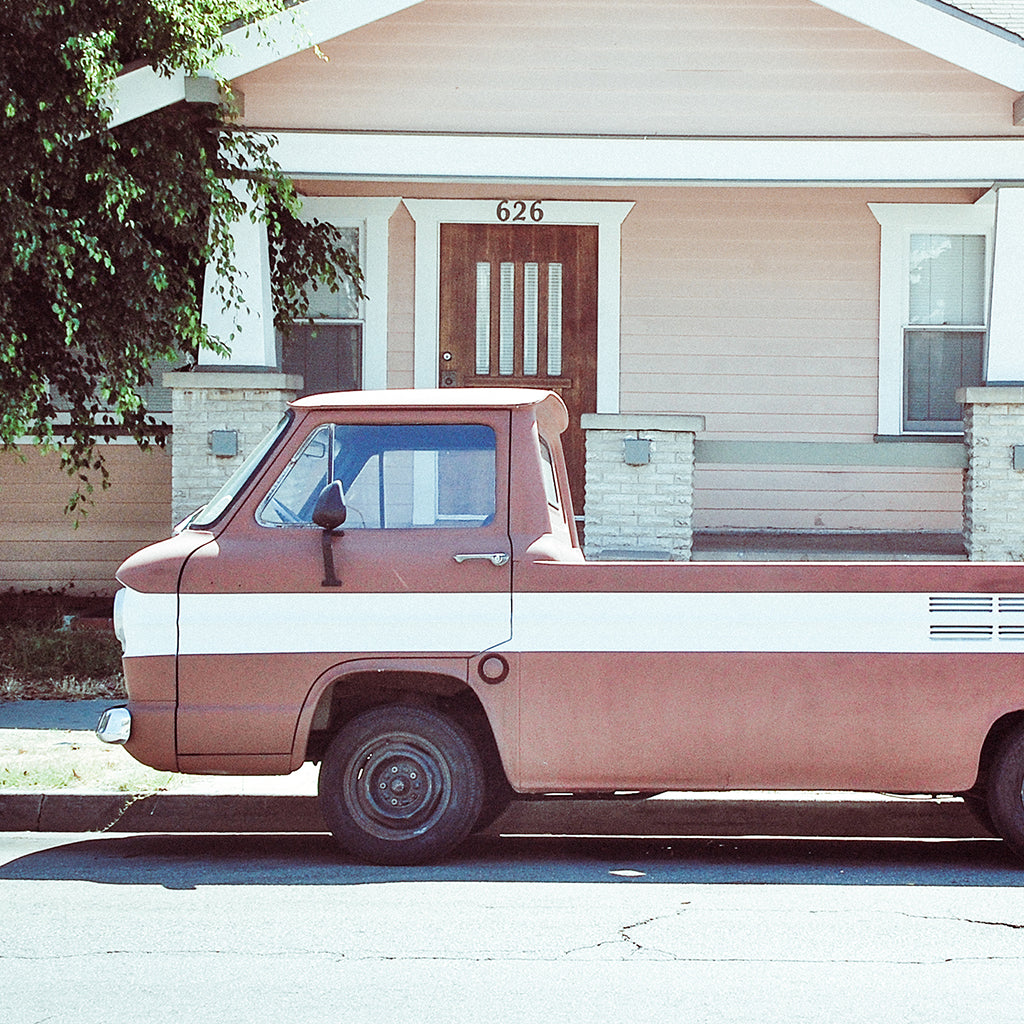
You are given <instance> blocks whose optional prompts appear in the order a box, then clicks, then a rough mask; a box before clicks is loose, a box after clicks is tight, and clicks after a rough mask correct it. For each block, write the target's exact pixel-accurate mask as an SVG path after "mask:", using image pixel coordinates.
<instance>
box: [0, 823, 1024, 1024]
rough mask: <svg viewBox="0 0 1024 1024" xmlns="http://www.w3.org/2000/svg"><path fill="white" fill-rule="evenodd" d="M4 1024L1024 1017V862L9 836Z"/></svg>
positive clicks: (619, 845)
mask: <svg viewBox="0 0 1024 1024" xmlns="http://www.w3.org/2000/svg"><path fill="white" fill-rule="evenodd" d="M0 905H2V906H3V908H4V912H3V915H2V916H0V1005H2V1007H3V1012H2V1014H0V1019H2V1020H3V1021H4V1022H5V1024H42V1022H46V1024H99V1022H101V1021H102V1022H104V1024H106V1022H109V1021H110V1020H112V1019H116V1020H119V1021H125V1022H134V1021H170V1020H188V1021H190V1022H196V1024H205V1022H213V1021H216V1022H218V1024H220V1022H234V1021H239V1022H241V1021H245V1022H251V1021H273V1022H290V1021H302V1022H303V1024H307V1022H319V1021H330V1022H337V1021H348V1020H357V1021H359V1022H360V1024H377V1022H380V1024H405V1022H409V1024H413V1022H415V1024H422V1022H424V1021H445V1022H448V1021H451V1022H460V1024H461V1022H463V1021H465V1022H470V1021H472V1022H473V1024H490V1022H502V1024H507V1022H511V1024H518V1022H527V1021H529V1022H530V1024H534V1022H536V1021H570V1020H571V1021H574V1022H575V1021H586V1022H600V1024H603V1022H613V1021H614V1022H617V1024H618V1022H623V1021H629V1022H633V1021H640V1022H646V1021H652V1022H653V1021H658V1022H664V1021H666V1020H679V1021H686V1022H719V1021H723V1022H724V1021H751V1022H755V1021H756V1022H758V1024H765V1022H768V1024H774V1022H776V1021H778V1022H783V1021H785V1022H786V1024H799V1022H804V1021H807V1022H822V1021H827V1022H830V1024H831V1022H847V1021H849V1022H862V1021H863V1022H872V1024H878V1022H881V1021H884V1022H890V1021H921V1022H928V1024H940V1022H947V1021H950V1022H952V1021H956V1022H961V1021H962V1022H972V1024H973V1022H976V1021H979V1020H984V1021H986V1022H1010V1021H1013V1022H1019V1021H1020V1020H1021V1017H1022V1012H1021V1009H1020V1007H1021V1005H1022V997H1024V971H1022V969H1021V968H1022V966H1024V870H1022V869H1021V868H1020V866H1019V864H1018V863H1017V862H1015V861H1014V860H1012V859H1011V858H1010V857H1009V855H1008V854H1007V853H1006V851H1005V850H1004V848H1003V846H1002V844H1001V843H998V842H996V841H994V840H984V839H954V840H945V841H925V840H904V841H879V840H854V841H840V840H835V839H828V840H825V839H823V840H816V841H809V840H795V839H794V840H757V839H717V840H674V841H656V840H650V839H617V840H609V839H590V840H555V839H534V840H528V839H522V838H518V839H510V838H500V837H492V838H486V839H476V840H472V841H470V842H469V843H467V844H466V845H465V846H464V847H463V848H460V850H459V851H457V854H456V855H455V856H453V857H452V858H450V859H449V860H447V861H446V862H445V863H443V864H439V865H432V866H427V867H419V868H398V869H395V868H381V867H370V866H365V865H357V864H354V863H352V862H351V861H349V860H347V859H346V858H345V857H344V856H342V855H341V854H339V853H338V852H337V851H336V850H335V848H334V847H333V846H332V845H331V843H330V842H329V840H328V839H327V838H326V837H323V836H317V835H307V836H302V835H288V836H284V835H259V836H256V835H238V836H211V835H204V836H196V835H184V834H179V835H146V836H136V835H119V836H92V837H83V836H81V835H74V836H71V835H47V834H41V833H35V834H17V833H9V834H6V835H0Z"/></svg>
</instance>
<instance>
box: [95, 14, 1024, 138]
mask: <svg viewBox="0 0 1024 1024" xmlns="http://www.w3.org/2000/svg"><path fill="white" fill-rule="evenodd" d="M420 2H421V0H345V2H344V3H339V2H338V0H303V2H302V3H301V4H299V5H297V6H296V7H293V8H291V9H290V10H288V11H286V12H284V13H282V14H278V15H274V16H273V17H271V18H267V19H265V20H264V21H262V22H259V23H258V24H257V25H255V26H246V27H243V28H239V29H235V30H233V31H231V32H228V33H227V34H226V35H225V37H224V42H225V53H224V55H223V56H222V57H221V58H220V59H219V60H218V61H217V62H216V64H215V65H214V66H213V67H211V68H210V72H209V73H210V75H211V76H214V75H219V76H221V77H222V78H224V79H227V80H229V81H230V80H232V79H235V78H238V77H240V76H241V75H244V74H247V73H249V72H251V71H256V70H258V69H259V68H262V67H265V66H267V65H268V64H272V63H274V62H275V61H278V60H282V59H283V58H285V57H289V56H292V55H294V54H297V53H301V52H302V51H303V50H307V49H309V48H310V47H311V46H315V45H319V44H320V43H323V42H326V41H327V40H328V39H334V38H336V37H338V36H342V35H345V34H346V33H348V32H351V31H353V30H354V29H357V28H361V27H362V26H363V25H368V24H370V23H371V22H373V21H377V20H379V19H381V18H385V17H387V16H388V15H391V14H395V13H396V12H398V11H402V10H405V9H406V8H408V7H414V6H416V4H417V3H420ZM811 2H813V3H817V4H819V5H820V6H821V7H825V8H828V9H829V10H832V11H835V12H836V13H838V14H841V15H843V16H844V17H847V18H850V19H851V20H853V21H856V22H859V23H860V24H862V25H867V26H868V27H870V28H874V29H877V30H878V31H880V32H884V33H885V34H886V35H889V36H892V37H894V38H896V39H900V40H902V41H903V42H906V43H908V44H910V45H911V46H915V47H917V48H918V49H920V50H924V51H925V52H927V53H931V54H933V55H934V56H936V57H939V58H941V59H942V60H945V61H948V62H949V63H951V64H955V65H957V66H958V67H961V68H964V69H965V70H967V71H970V72H973V73H974V74H977V75H980V76H981V77H983V78H987V79H989V80H990V81H993V82H996V83H998V84H1000V85H1003V86H1006V87H1007V88H1010V89H1013V90H1015V91H1017V92H1024V39H1022V38H1021V37H1020V36H1017V35H1014V34H1013V33H1011V32H1008V31H1006V30H1005V29H1002V28H999V27H998V26H995V25H992V24H990V23H988V22H985V21H982V20H981V19H980V18H977V17H974V16H973V15H970V14H967V13H965V12H964V11H961V10H958V9H957V8H955V7H952V6H951V5H949V4H946V3H942V2H941V0H811ZM185 92H186V76H185V75H184V74H183V73H182V72H176V73H174V74H172V75H170V76H168V75H165V74H161V73H159V72H157V71H155V70H153V68H150V67H143V68H137V69H136V70H133V71H129V72H126V73H124V74H123V75H121V76H120V77H119V78H118V80H117V83H116V85H115V88H114V95H113V96H112V98H111V106H112V108H113V110H114V118H113V122H112V123H113V125H118V124H123V123H124V122H126V121H131V120H134V119H135V118H137V117H143V116H144V115H146V114H148V113H151V112H152V111H154V110H159V109H160V108H161V107H165V106H169V105H170V104H172V103H176V102H178V101H179V100H182V99H184V98H185Z"/></svg>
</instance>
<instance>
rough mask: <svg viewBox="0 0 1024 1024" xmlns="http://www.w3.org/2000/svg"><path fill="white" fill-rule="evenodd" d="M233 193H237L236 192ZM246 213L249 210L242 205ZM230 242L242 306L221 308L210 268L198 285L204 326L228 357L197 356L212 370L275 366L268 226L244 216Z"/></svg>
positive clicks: (200, 354) (218, 286) (217, 288)
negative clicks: (232, 241) (228, 352)
mask: <svg viewBox="0 0 1024 1024" xmlns="http://www.w3.org/2000/svg"><path fill="white" fill-rule="evenodd" d="M236 191H237V190H236ZM247 208H248V209H249V210H250V211H251V209H252V205H251V204H250V203H248V202H247ZM231 235H232V237H233V239H234V243H235V255H234V264H235V270H236V271H237V273H238V276H239V278H240V280H241V287H242V291H243V296H242V299H243V302H242V306H241V308H239V309H225V307H224V302H223V299H222V298H221V295H220V292H219V288H220V286H221V282H220V280H219V279H218V277H217V275H216V273H215V271H214V268H213V267H212V266H210V265H208V266H207V268H206V279H205V282H204V285H203V323H204V324H205V325H206V328H207V330H209V332H210V334H211V335H212V336H213V337H214V338H216V339H217V340H218V341H220V342H223V343H224V344H225V345H227V346H228V347H229V348H230V349H231V352H230V354H228V355H226V356H220V355H217V354H216V353H213V352H209V351H205V350H204V351H202V352H200V353H199V365H200V366H202V367H212V368H214V369H230V368H231V367H245V368H253V367H258V366H269V367H276V366H277V338H276V335H275V333H274V304H273V301H272V299H271V295H270V249H269V245H268V242H267V225H266V222H265V221H264V220H263V218H262V217H256V219H255V220H254V219H252V217H250V216H248V215H246V216H243V217H242V218H241V219H240V220H236V221H235V222H234V224H233V226H232V228H231Z"/></svg>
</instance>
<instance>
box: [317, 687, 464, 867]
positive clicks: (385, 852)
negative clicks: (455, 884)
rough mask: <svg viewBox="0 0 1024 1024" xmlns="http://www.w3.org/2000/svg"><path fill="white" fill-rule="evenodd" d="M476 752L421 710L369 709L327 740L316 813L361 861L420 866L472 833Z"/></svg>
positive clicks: (446, 722)
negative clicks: (321, 816) (328, 744)
mask: <svg viewBox="0 0 1024 1024" xmlns="http://www.w3.org/2000/svg"><path fill="white" fill-rule="evenodd" d="M483 797H484V772H483V767H482V765H481V761H480V755H479V754H478V753H477V750H476V747H475V746H474V745H473V742H472V740H471V739H470V738H469V735H468V734H467V732H466V731H465V729H463V728H462V726H461V725H459V724H458V723H457V722H454V721H452V720H451V719H450V718H447V717H445V716H444V715H441V714H439V713H437V712H435V711H431V710H429V709H427V708H419V707H411V706H408V705H404V704H392V705H387V706H384V707H379V708H371V709H370V710H369V711H364V712H363V713H362V714H361V715H357V716H356V717H355V718H353V719H352V721H350V722H348V723H347V724H346V725H345V726H344V727H343V728H342V729H341V730H340V732H339V733H338V734H337V735H336V736H335V737H334V739H333V740H332V741H331V743H330V746H328V748H327V751H326V753H325V754H324V759H323V763H322V764H321V766H320V783H319V801H320V812H321V814H322V815H323V817H324V821H325V822H326V823H327V825H328V827H329V828H330V830H331V831H332V832H333V833H334V837H335V839H337V841H338V843H339V844H340V845H341V846H342V847H343V848H344V849H345V850H347V851H348V852H349V853H351V854H352V855H353V856H355V857H358V858H359V859H360V860H367V861H372V862H373V863H376V864H421V863H423V862H424V861H428V860H435V859H437V858H439V857H442V856H444V854H446V853H448V852H449V851H450V850H451V849H453V848H454V847H455V846H457V845H458V844H459V843H461V842H462V840H463V839H465V838H466V836H468V835H469V833H470V832H471V831H472V829H473V827H474V825H475V824H476V821H477V819H478V818H479V816H480V811H481V809H482V807H483Z"/></svg>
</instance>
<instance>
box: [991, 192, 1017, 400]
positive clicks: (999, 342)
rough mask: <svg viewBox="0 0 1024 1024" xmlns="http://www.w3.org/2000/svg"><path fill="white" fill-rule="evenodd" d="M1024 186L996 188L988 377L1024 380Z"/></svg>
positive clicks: (1002, 381) (1014, 381)
mask: <svg viewBox="0 0 1024 1024" xmlns="http://www.w3.org/2000/svg"><path fill="white" fill-rule="evenodd" d="M1022 287H1024V188H1014V187H1010V186H1006V185H1003V186H1000V187H999V188H998V189H997V191H996V230H995V252H994V253H993V258H992V304H991V311H990V313H989V332H988V353H987V359H986V361H985V381H986V383H987V384H988V385H989V386H991V385H993V384H1022V383H1024V344H1022V342H1024V303H1022V302H1021V288H1022Z"/></svg>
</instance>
